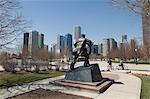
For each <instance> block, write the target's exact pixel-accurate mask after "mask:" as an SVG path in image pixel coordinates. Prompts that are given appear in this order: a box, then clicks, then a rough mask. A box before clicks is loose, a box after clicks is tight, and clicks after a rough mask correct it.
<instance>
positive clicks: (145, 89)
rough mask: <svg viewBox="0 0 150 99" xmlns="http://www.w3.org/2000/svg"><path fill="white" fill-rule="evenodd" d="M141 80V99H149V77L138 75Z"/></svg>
mask: <svg viewBox="0 0 150 99" xmlns="http://www.w3.org/2000/svg"><path fill="white" fill-rule="evenodd" d="M138 77H139V78H141V80H142V90H141V99H150V76H143V75H138Z"/></svg>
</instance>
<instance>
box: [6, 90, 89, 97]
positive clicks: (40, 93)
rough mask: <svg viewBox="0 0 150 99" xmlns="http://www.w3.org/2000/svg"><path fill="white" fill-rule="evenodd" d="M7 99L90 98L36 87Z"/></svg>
mask: <svg viewBox="0 0 150 99" xmlns="http://www.w3.org/2000/svg"><path fill="white" fill-rule="evenodd" d="M9 99H91V98H87V97H82V96H76V95H70V94H65V93H61V92H56V91H50V90H45V89H37V90H34V91H31V92H28V93H24V94H21V95H18V96H14V97H11V98H9Z"/></svg>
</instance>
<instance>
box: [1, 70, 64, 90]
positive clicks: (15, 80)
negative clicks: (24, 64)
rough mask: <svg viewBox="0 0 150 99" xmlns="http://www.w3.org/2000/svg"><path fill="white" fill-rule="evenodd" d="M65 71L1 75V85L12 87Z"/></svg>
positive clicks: (58, 74)
mask: <svg viewBox="0 0 150 99" xmlns="http://www.w3.org/2000/svg"><path fill="white" fill-rule="evenodd" d="M63 74H64V73H61V72H57V73H50V74H36V73H30V74H11V75H6V76H1V77H0V87H12V86H17V85H23V84H26V83H30V82H34V81H38V80H42V79H46V78H52V77H57V76H61V75H63Z"/></svg>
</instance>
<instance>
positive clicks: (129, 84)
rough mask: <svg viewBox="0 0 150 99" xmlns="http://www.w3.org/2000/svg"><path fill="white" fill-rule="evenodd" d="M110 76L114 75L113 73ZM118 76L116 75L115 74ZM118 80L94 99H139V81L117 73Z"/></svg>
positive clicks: (136, 78)
mask: <svg viewBox="0 0 150 99" xmlns="http://www.w3.org/2000/svg"><path fill="white" fill-rule="evenodd" d="M110 74H116V73H115V72H114V73H112V72H110ZM117 74H118V73H117ZM118 75H119V79H116V80H115V82H116V84H113V85H112V86H111V87H110V88H109V89H108V90H106V91H105V92H104V93H102V94H99V95H98V96H96V97H95V99H140V92H141V80H140V79H139V78H138V77H135V76H133V75H130V74H123V73H119V74H118Z"/></svg>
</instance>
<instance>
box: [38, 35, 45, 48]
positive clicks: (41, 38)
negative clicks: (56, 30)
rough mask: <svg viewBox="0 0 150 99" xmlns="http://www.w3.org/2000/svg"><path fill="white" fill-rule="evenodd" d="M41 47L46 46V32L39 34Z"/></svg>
mask: <svg viewBox="0 0 150 99" xmlns="http://www.w3.org/2000/svg"><path fill="white" fill-rule="evenodd" d="M38 41H39V48H44V34H39V40H38Z"/></svg>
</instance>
